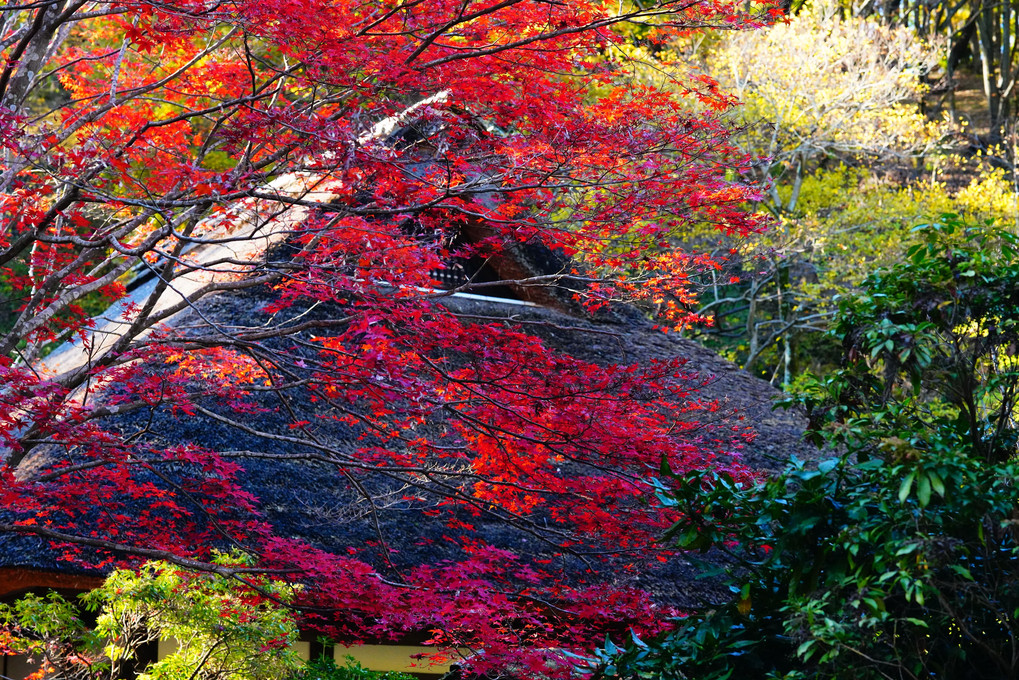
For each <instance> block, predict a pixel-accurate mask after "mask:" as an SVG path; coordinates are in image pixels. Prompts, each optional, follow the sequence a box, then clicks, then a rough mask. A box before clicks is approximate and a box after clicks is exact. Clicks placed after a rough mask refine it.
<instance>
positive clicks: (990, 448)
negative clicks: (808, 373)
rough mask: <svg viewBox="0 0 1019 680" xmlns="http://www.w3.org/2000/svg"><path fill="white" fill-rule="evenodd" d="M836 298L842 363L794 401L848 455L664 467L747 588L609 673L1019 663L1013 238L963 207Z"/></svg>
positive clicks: (1018, 275) (676, 541) (1017, 255)
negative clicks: (726, 469)
mask: <svg viewBox="0 0 1019 680" xmlns="http://www.w3.org/2000/svg"><path fill="white" fill-rule="evenodd" d="M917 238H918V241H919V242H918V243H917V244H916V245H914V246H912V247H911V248H910V249H909V253H908V258H907V259H905V260H903V261H902V262H899V263H897V264H895V265H894V266H892V267H890V268H888V269H886V270H882V271H879V272H876V273H875V274H873V275H872V276H871V277H870V278H869V279H868V281H867V289H866V292H865V293H864V294H860V295H855V296H851V297H846V298H844V299H842V300H841V301H840V303H839V312H838V316H837V318H836V323H835V330H834V333H835V334H836V337H837V339H838V340H839V341H840V344H841V346H842V348H843V350H844V352H845V357H844V364H843V367H842V368H841V369H840V370H839V371H837V372H835V373H833V374H832V375H830V376H828V377H826V378H824V379H820V380H813V381H812V382H810V383H808V384H806V385H805V387H804V391H803V392H802V393H801V394H800V395H799V396H798V397H796V398H794V399H791V400H790V402H799V403H801V404H804V405H806V406H807V407H808V410H809V413H810V416H811V423H812V428H813V429H812V434H813V435H814V436H815V437H816V438H817V439H818V440H819V441H821V442H822V443H826V444H827V445H828V447H829V449H828V450H830V451H837V452H839V455H838V456H837V457H836V458H833V459H831V460H827V461H824V462H821V463H818V464H807V463H805V462H803V461H796V460H793V461H792V462H791V463H790V465H789V466H788V467H787V469H786V470H785V471H784V473H783V474H781V475H780V476H778V477H776V478H773V479H768V480H765V481H762V482H760V483H758V484H756V485H741V484H739V483H737V482H736V481H734V480H733V479H731V478H730V477H728V476H726V475H725V474H722V473H718V474H708V475H697V474H690V475H686V476H681V475H677V474H674V473H673V472H672V471H670V470H669V469H667V468H663V470H662V474H661V476H660V478H659V479H657V480H656V481H655V483H656V484H657V487H658V498H659V499H660V501H661V502H662V503H664V504H665V505H667V506H670V507H672V508H674V509H676V510H677V511H678V512H679V513H681V517H682V519H681V520H680V521H679V522H677V523H676V524H675V526H673V527H672V528H671V529H670V531H669V533H668V536H667V540H668V541H669V542H670V543H671V544H673V545H676V546H678V547H682V548H685V549H688V550H699V551H715V552H716V553H724V554H725V556H726V558H727V559H726V560H724V561H723V563H724V564H726V565H727V566H726V567H725V569H724V575H725V578H726V579H727V581H728V583H729V586H730V589H731V590H732V592H733V594H734V596H733V598H732V600H731V601H729V602H725V603H719V604H718V606H716V607H715V608H714V609H712V610H710V611H703V612H699V613H697V614H695V615H693V616H690V617H688V618H685V619H681V620H680V621H678V622H677V626H676V628H675V629H674V630H673V631H672V632H671V633H669V634H668V635H666V636H664V637H662V638H661V639H657V640H653V641H648V642H644V641H640V640H636V639H635V640H632V641H630V642H629V643H628V644H627V645H626V646H625V647H622V648H620V647H616V646H615V645H606V646H605V647H604V648H602V649H600V650H598V651H597V652H596V654H595V655H594V657H592V659H591V660H589V661H590V663H591V664H593V666H594V667H595V668H596V670H595V671H594V675H595V676H596V677H599V678H610V677H611V678H661V679H669V678H698V679H702V680H718V679H722V678H728V677H734V678H790V679H791V678H811V679H815V678H816V679H820V678H845V677H849V676H852V677H855V678H860V679H864V678H931V677H940V678H1000V679H1005V678H1014V677H1017V676H1019V654H1017V650H1019V542H1017V539H1019V488H1017V484H1016V480H1017V479H1019V463H1017V462H1016V455H1015V454H1016V439H1017V436H1016V432H1017V429H1016V415H1017V409H1016V393H1017V388H1019V371H1017V363H1016V359H1015V356H1016V348H1017V347H1019V249H1017V246H1016V240H1017V239H1016V237H1015V236H1014V235H1013V234H1011V233H1010V232H1006V231H1002V230H998V229H995V228H993V227H992V226H988V225H980V226H973V225H966V224H964V223H962V222H960V221H959V220H958V219H957V218H955V217H953V216H946V217H945V218H944V219H943V220H942V221H941V222H940V223H938V224H934V225H929V226H927V227H924V228H921V229H919V230H918V231H917Z"/></svg>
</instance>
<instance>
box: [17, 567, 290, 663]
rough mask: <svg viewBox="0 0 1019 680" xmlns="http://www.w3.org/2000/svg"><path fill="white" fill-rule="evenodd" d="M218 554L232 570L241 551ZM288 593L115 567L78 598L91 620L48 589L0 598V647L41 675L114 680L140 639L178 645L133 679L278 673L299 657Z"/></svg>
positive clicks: (249, 581) (263, 585)
mask: <svg viewBox="0 0 1019 680" xmlns="http://www.w3.org/2000/svg"><path fill="white" fill-rule="evenodd" d="M216 561H217V563H218V564H220V565H222V566H224V567H238V566H245V565H247V563H248V558H247V557H246V556H244V555H242V554H239V553H233V554H230V555H223V556H220V557H218V558H217V560H216ZM293 596H294V588H293V587H292V586H290V585H287V584H285V583H283V582H280V581H273V580H271V579H267V578H263V577H258V576H250V575H248V576H246V577H243V580H241V576H240V575H238V577H236V578H235V577H232V576H230V575H226V574H223V575H221V574H210V573H201V572H190V571H186V570H183V569H181V568H179V567H176V566H173V565H170V564H167V563H165V562H149V563H147V564H145V565H144V566H142V567H141V568H140V569H139V570H137V571H131V570H121V571H116V572H114V573H113V574H111V575H110V576H109V578H107V580H106V582H105V583H104V584H103V585H102V586H101V587H100V588H98V589H96V590H94V591H92V592H90V593H87V594H85V595H83V596H82V597H81V599H82V601H83V603H84V605H85V607H86V608H87V609H89V610H91V611H94V612H96V614H97V616H96V624H95V626H94V627H89V626H86V625H85V624H84V623H83V621H82V618H81V616H80V609H79V607H78V606H76V605H75V604H73V603H71V602H68V601H67V600H65V599H64V598H63V597H61V596H59V595H57V594H55V593H51V594H49V595H47V596H45V597H43V596H38V595H28V596H26V597H24V598H22V599H21V600H18V601H17V602H16V603H14V604H13V605H6V604H0V653H17V654H24V655H27V656H30V657H33V658H34V659H36V660H37V661H39V662H40V663H41V665H40V677H47V678H59V679H60V680H115V679H117V678H122V677H127V676H128V675H130V674H133V672H134V669H133V668H132V667H133V665H134V663H135V662H136V660H137V655H138V652H139V650H140V649H141V648H142V647H143V646H145V645H147V644H150V643H152V642H155V641H157V640H164V641H167V642H171V643H175V644H176V649H174V650H173V651H172V652H171V653H170V654H168V655H166V656H165V657H164V658H163V659H161V660H159V661H157V662H155V663H153V664H151V665H150V666H149V667H148V668H146V669H144V672H142V673H141V674H139V675H138V677H139V678H140V680H280V679H281V678H287V677H291V676H293V675H294V674H295V672H296V670H297V669H298V668H300V666H301V664H302V660H301V659H300V657H299V656H298V655H297V653H296V652H295V651H294V650H293V644H294V642H295V641H296V640H297V625H296V622H295V619H294V614H293V611H292V610H290V609H289V608H288V607H287V606H286V604H287V603H288V602H289V601H291V600H292V598H293Z"/></svg>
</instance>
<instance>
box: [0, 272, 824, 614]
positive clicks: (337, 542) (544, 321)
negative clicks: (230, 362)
mask: <svg viewBox="0 0 1019 680" xmlns="http://www.w3.org/2000/svg"><path fill="white" fill-rule="evenodd" d="M272 299H273V293H272V291H271V290H269V289H267V288H265V287H259V288H254V289H248V290H243V291H237V292H233V293H224V294H220V295H217V296H214V297H210V298H207V299H205V300H202V301H201V302H200V303H199V304H198V306H197V308H196V309H195V310H194V311H193V312H192V313H191V314H189V315H188V316H186V317H184V318H181V319H178V320H177V321H176V324H175V325H176V326H177V327H178V329H188V333H189V334H192V335H195V336H200V335H201V334H203V333H206V334H208V333H215V332H217V331H216V330H215V328H216V327H218V328H227V327H234V326H246V327H254V326H258V325H260V324H265V323H268V322H269V319H270V316H271V315H270V314H269V313H268V312H266V311H264V310H265V307H266V304H267V303H268V302H270V301H271V300H272ZM444 304H446V305H447V306H448V307H449V308H450V309H452V310H453V311H454V312H455V313H457V314H458V315H461V316H462V317H464V318H468V317H470V318H479V319H480V318H483V319H485V320H486V321H491V320H500V319H501V320H503V322H504V323H506V324H510V325H512V326H514V327H518V328H521V329H524V330H526V332H527V333H530V334H533V335H535V336H538V337H540V338H541V339H542V340H543V341H544V342H545V343H547V344H548V345H550V346H552V347H554V348H556V349H558V350H560V351H562V352H565V353H566V354H569V355H571V356H574V357H576V358H579V359H582V360H585V361H589V362H592V363H598V364H620V363H622V364H630V363H646V362H648V361H651V360H656V359H671V358H673V357H677V356H678V357H682V358H683V359H686V360H687V362H688V363H687V368H689V369H691V370H694V371H696V372H697V373H698V374H700V375H701V376H703V377H705V378H708V380H707V381H706V383H705V384H704V386H703V388H702V389H701V390H700V393H699V396H700V397H701V398H703V399H709V400H717V401H718V402H719V403H720V406H721V408H720V409H719V411H718V412H717V414H718V416H719V417H720V418H721V417H725V418H728V419H730V420H731V422H732V423H734V424H735V425H736V426H738V427H743V426H744V424H747V425H749V424H752V425H753V427H754V428H755V429H756V431H757V437H756V439H755V440H754V441H752V442H751V443H749V444H747V445H746V446H745V448H744V449H743V451H742V452H741V455H742V457H743V460H744V461H745V462H746V463H748V464H750V465H751V466H754V467H757V468H760V469H774V468H775V467H777V461H779V460H781V459H785V458H788V456H789V455H790V454H794V453H796V454H799V455H801V456H803V455H809V449H808V448H807V447H806V446H805V445H804V444H803V443H801V442H800V441H799V436H800V433H801V431H802V426H803V423H802V421H801V420H800V419H799V418H798V417H797V416H795V415H791V414H787V413H785V412H773V411H772V409H771V402H770V400H771V399H772V398H773V397H774V396H776V395H777V394H778V392H777V390H775V389H774V388H772V387H771V386H770V385H768V384H767V383H765V382H763V381H761V380H758V379H757V378H755V377H753V376H751V375H749V374H747V373H745V372H743V371H741V370H739V369H738V368H737V367H735V366H734V365H732V364H731V363H729V362H727V361H725V360H723V359H721V358H720V357H719V356H717V355H716V354H715V353H713V352H711V351H710V350H707V349H705V348H703V347H701V346H700V345H698V344H697V343H695V342H693V341H691V340H688V339H685V338H682V337H679V336H677V335H674V334H668V335H667V334H665V333H662V332H661V331H659V330H657V329H655V328H654V327H653V326H652V325H651V324H650V323H648V322H647V321H645V320H644V319H643V318H642V317H641V316H640V315H639V314H637V313H635V312H632V311H631V310H627V309H626V308H620V309H617V310H615V311H614V312H612V313H607V314H604V315H602V317H601V318H599V319H598V320H592V319H590V318H582V317H580V316H576V315H571V314H569V313H567V312H566V311H562V310H553V309H549V308H545V307H539V306H532V305H521V304H514V303H512V302H510V301H500V300H492V299H489V300H484V299H478V298H469V297H453V298H448V299H447V300H446V301H445V303H444ZM312 313H313V314H328V313H329V310H327V309H325V308H319V309H318V310H316V311H314V312H312ZM564 379H566V377H564ZM261 400H262V402H263V403H264V404H265V405H266V406H267V408H266V410H265V411H264V412H261V413H258V414H257V415H256V416H254V419H255V421H256V423H257V428H258V429H259V430H262V431H273V432H281V431H282V432H285V431H287V426H288V424H289V423H290V422H291V419H292V418H293V415H292V414H290V413H286V412H284V410H283V409H281V408H278V405H277V406H273V405H272V404H271V403H270V402H272V400H273V396H272V395H271V393H266V394H265V395H264V396H263V397H261ZM204 405H205V406H206V407H207V408H209V409H210V411H214V412H216V411H220V410H223V411H224V412H225V411H226V409H221V407H220V406H219V405H218V404H216V403H213V402H207V403H205V404H204ZM290 408H291V409H297V410H298V411H303V412H305V413H307V414H309V415H311V416H313V415H314V414H315V413H316V412H317V410H319V409H321V406H320V405H318V404H316V403H313V402H312V401H308V400H305V401H301V399H300V398H299V397H296V398H295V397H292V398H291V402H290ZM740 418H742V420H738V419H740ZM105 424H106V426H108V427H111V428H113V429H116V430H119V431H120V432H122V433H123V434H125V435H132V436H135V435H139V433H141V436H143V437H144V438H145V439H146V440H147V441H150V442H151V443H153V444H155V445H157V446H158V445H165V446H171V445H175V444H179V443H182V442H189V443H194V444H196V445H198V446H202V447H208V448H209V449H212V450H215V451H220V452H226V455H228V456H230V457H231V458H232V460H234V461H235V462H238V463H240V464H241V465H242V466H243V468H244V472H243V473H242V474H241V475H240V479H241V480H242V482H243V487H244V488H245V489H246V490H247V491H249V492H250V493H252V494H253V495H255V496H256V497H257V498H258V499H259V506H260V508H261V512H262V513H263V515H264V517H265V519H267V520H268V521H269V522H270V523H271V524H272V525H273V526H274V527H275V531H276V532H277V533H278V534H279V535H281V536H285V537H292V538H297V539H301V540H303V541H306V542H307V543H309V544H311V545H313V546H316V547H318V548H322V549H325V550H327V551H330V552H333V553H337V554H346V553H347V551H348V548H357V549H359V550H360V549H363V548H364V547H365V546H370V545H371V546H374V548H373V549H372V550H370V551H369V552H368V553H367V555H365V554H362V557H363V558H367V559H369V560H370V561H372V562H373V563H374V565H375V566H376V567H377V568H378V569H380V570H381V571H383V572H386V571H389V572H391V573H392V572H395V573H396V575H398V574H399V572H400V570H401V569H406V568H410V567H413V566H415V565H419V564H433V563H436V562H440V561H444V560H449V561H456V560H457V559H460V558H462V557H463V555H462V548H461V547H460V546H458V545H456V544H455V543H453V542H450V541H448V540H445V536H446V535H447V534H448V533H449V529H448V528H447V526H446V523H445V522H442V521H437V520H434V519H432V518H430V517H429V515H428V514H427V513H426V512H425V508H424V507H423V506H422V505H421V504H420V503H418V504H411V503H408V502H405V501H404V500H402V491H401V486H400V484H399V483H398V481H395V480H394V479H393V478H391V477H386V476H384V475H383V476H369V477H366V478H365V479H364V480H362V484H363V485H364V487H365V490H367V491H368V492H370V493H371V494H372V495H374V496H377V497H379V498H382V499H383V501H382V502H383V503H384V504H385V505H386V506H387V507H386V508H385V510H386V511H385V513H384V514H380V515H379V516H378V517H376V516H374V515H373V514H372V513H371V512H370V508H369V505H368V504H367V503H366V502H365V500H364V498H362V497H360V493H359V492H358V491H356V490H354V489H352V488H351V487H348V486H346V485H342V484H334V483H333V482H334V480H336V478H337V476H336V472H335V466H331V465H329V464H328V463H327V462H322V461H320V460H315V455H314V454H315V453H316V451H315V450H312V449H309V448H308V447H306V446H302V445H301V444H300V443H298V442H285V441H278V440H266V439H264V438H261V437H259V436H257V435H256V434H254V433H252V432H246V431H244V430H242V429H237V428H231V427H229V426H227V425H225V424H224V423H223V422H220V421H217V420H215V419H211V418H209V417H206V416H204V415H201V414H196V415H186V414H182V413H180V412H179V411H175V410H174V409H173V408H172V405H165V406H157V407H152V408H144V409H138V410H134V411H132V412H129V413H126V414H120V415H117V416H115V417H112V418H109V419H107V421H106V423H105ZM363 435H364V432H362V431H358V429H357V428H356V427H353V426H350V425H344V424H342V423H339V422H336V421H329V424H328V425H325V424H322V425H317V426H316V438H317V441H318V442H319V443H324V444H326V445H327V446H328V447H330V448H333V449H335V450H337V451H347V452H349V453H351V454H354V453H355V451H356V449H357V448H358V447H360V446H363V445H364V441H363ZM35 455H36V456H39V457H45V456H47V455H50V454H47V453H46V451H44V450H43V451H39V452H37V453H36V454H35ZM39 462H40V463H41V462H42V460H41V459H40V461H39ZM387 494H390V496H389V498H388V500H386V496H387ZM470 521H471V522H472V523H473V524H474V525H475V526H476V527H477V529H478V532H479V534H480V536H481V538H483V539H484V540H485V541H486V542H488V543H490V544H492V545H496V546H499V547H505V548H507V549H510V550H513V551H514V552H517V553H518V554H527V555H531V556H534V555H540V554H544V553H548V555H553V554H555V553H557V552H558V551H557V550H556V549H555V547H554V546H552V545H549V544H546V543H544V542H542V541H541V540H540V538H537V537H535V535H534V534H533V532H532V531H530V530H529V528H528V527H523V526H515V525H514V524H513V523H506V522H503V521H496V520H495V519H494V518H484V517H483V518H481V519H478V518H471V519H470ZM556 559H558V560H575V561H576V563H575V564H573V565H566V564H563V565H562V566H564V567H567V568H569V569H573V570H575V571H576V573H577V574H580V576H579V577H578V578H579V579H581V580H584V579H587V580H589V581H592V582H598V581H604V582H611V583H613V584H615V585H631V586H636V587H640V588H642V589H644V590H648V591H650V592H652V593H653V594H654V595H655V596H656V597H657V599H659V600H660V601H662V602H663V603H667V604H671V605H676V606H680V607H690V606H694V605H696V604H698V603H700V602H702V601H703V600H704V599H705V598H706V597H710V595H709V593H710V592H711V590H712V588H711V586H709V585H705V584H702V583H700V582H696V581H695V576H696V570H695V569H694V568H693V567H692V566H691V565H690V564H689V563H688V562H687V561H686V560H685V559H683V558H682V556H676V557H674V558H672V559H671V561H670V562H669V563H668V564H666V565H665V566H664V567H663V568H662V569H661V570H658V571H656V572H643V571H638V570H630V571H619V570H614V569H611V568H609V569H605V568H599V567H595V569H594V571H593V572H592V571H591V570H590V566H591V565H590V564H587V563H585V562H583V561H582V560H580V559H579V558H567V557H562V556H561V555H559V556H557V557H556ZM3 568H31V569H37V570H42V571H47V572H60V573H68V572H75V571H81V570H82V568H81V567H78V566H74V565H72V564H70V563H68V562H61V561H57V560H55V559H54V556H53V553H52V551H50V550H49V549H47V545H46V542H45V541H41V540H38V539H35V538H29V537H23V536H21V537H19V536H10V535H0V569H3ZM0 579H2V572H0Z"/></svg>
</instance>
